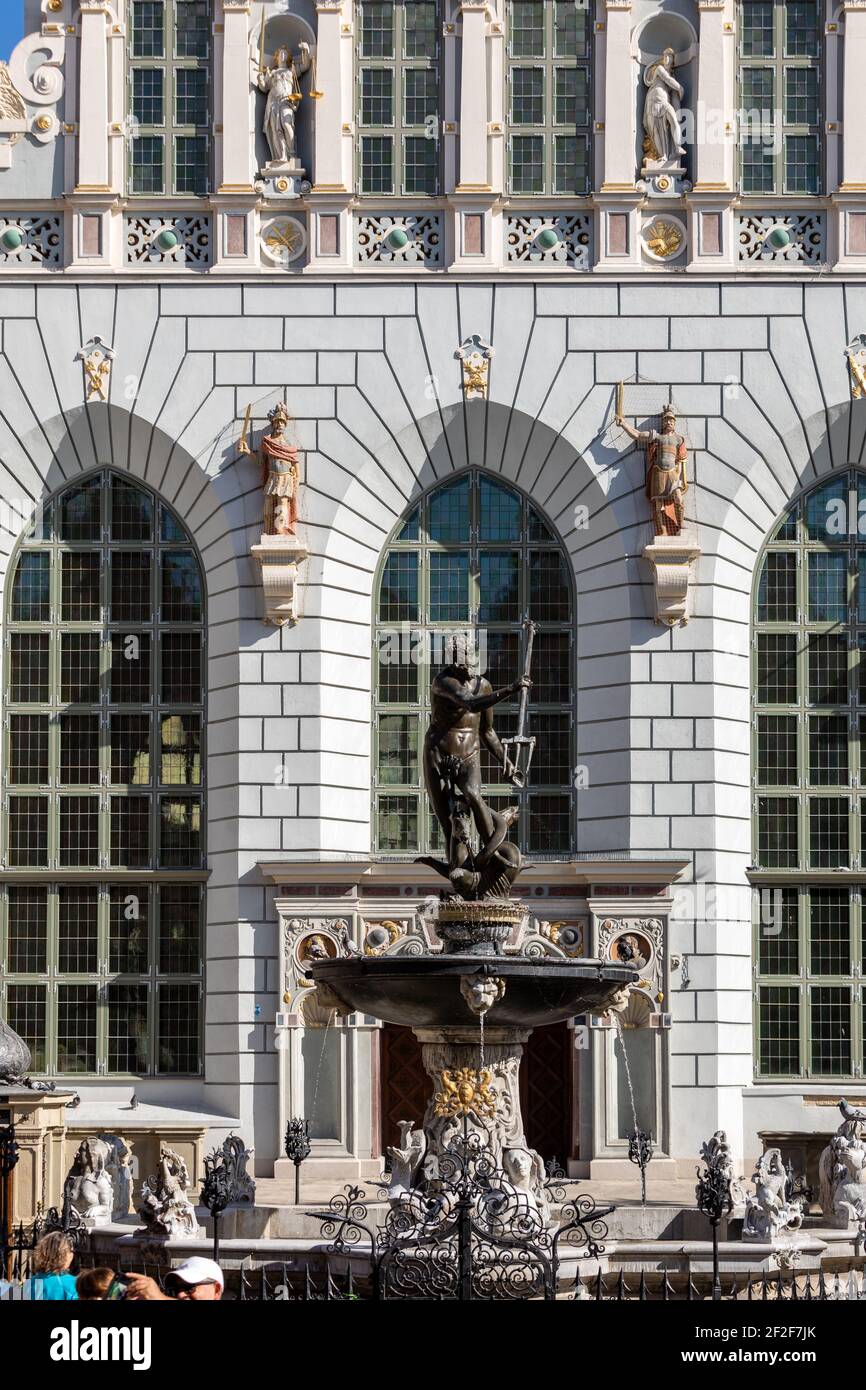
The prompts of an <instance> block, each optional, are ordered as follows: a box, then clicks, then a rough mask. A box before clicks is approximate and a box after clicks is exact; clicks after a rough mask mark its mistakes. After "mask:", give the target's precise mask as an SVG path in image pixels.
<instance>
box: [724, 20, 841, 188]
mask: <svg viewBox="0 0 866 1390" xmlns="http://www.w3.org/2000/svg"><path fill="white" fill-rule="evenodd" d="M821 13H822V12H821V10H820V8H819V6H818V3H817V0H740V24H739V32H740V54H739V69H740V100H739V104H740V113H739V124H740V185H741V189H742V192H743V193H751V194H762V193H768V194H782V193H794V194H805V193H821V192H822V191H823V168H822V149H821V128H822V104H823V101H822V92H821V84H822V53H821V32H822V22H821Z"/></svg>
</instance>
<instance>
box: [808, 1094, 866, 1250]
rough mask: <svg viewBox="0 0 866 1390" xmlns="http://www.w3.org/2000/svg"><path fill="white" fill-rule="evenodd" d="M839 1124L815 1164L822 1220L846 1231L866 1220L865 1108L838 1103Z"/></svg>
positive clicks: (844, 1102) (844, 1101)
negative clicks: (840, 1115) (858, 1108)
mask: <svg viewBox="0 0 866 1390" xmlns="http://www.w3.org/2000/svg"><path fill="white" fill-rule="evenodd" d="M839 1109H840V1111H841V1112H842V1123H841V1124H840V1126H839V1128H838V1130H837V1131H836V1133H835V1134H834V1135H833V1138H832V1139H831V1140H830V1143H829V1144H828V1145H827V1147H826V1149H825V1150H824V1152H823V1153H822V1154H821V1158H820V1161H819V1164H818V1175H819V1178H820V1184H821V1192H820V1198H821V1210H822V1212H823V1214H824V1223H825V1225H827V1226H836V1227H838V1228H839V1229H841V1230H847V1229H850V1228H852V1227H855V1226H858V1225H860V1224H861V1223H862V1222H863V1221H864V1220H866V1110H857V1109H855V1108H854V1107H853V1106H851V1105H849V1104H848V1102H847V1101H846V1100H842V1101H840V1103H839Z"/></svg>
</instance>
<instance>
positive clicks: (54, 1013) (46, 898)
mask: <svg viewBox="0 0 866 1390" xmlns="http://www.w3.org/2000/svg"><path fill="white" fill-rule="evenodd" d="M6 593H7V598H6V645H5V657H6V660H5V670H4V698H5V739H6V746H5V757H4V769H3V777H4V816H3V849H2V853H3V868H4V870H5V874H4V878H5V886H4V891H3V913H2V929H3V940H2V943H0V944H2V947H3V950H2V959H3V961H4V967H5V968H4V989H5V999H4V1001H3V1012H4V1015H5V1017H6V1018H7V1020H8V1022H9V1023H10V1024H11V1026H12V1027H13V1028H14V1029H15V1030H16V1031H17V1032H18V1033H20V1034H21V1036H22V1037H23V1038H24V1039H25V1041H26V1042H27V1043H28V1045H29V1046H30V1049H31V1051H32V1053H33V1059H34V1068H35V1069H36V1070H37V1071H42V1072H47V1073H49V1074H52V1073H57V1074H60V1075H64V1074H70V1073H86V1074H95V1075H105V1074H109V1073H110V1074H132V1075H142V1074H147V1073H161V1074H180V1073H183V1074H190V1073H197V1072H198V1071H199V1070H200V1054H201V1047H200V1033H201V1020H200V1013H201V972H202V960H201V958H202V947H201V917H202V894H203V880H204V876H205V875H204V868H203V866H204V850H205V842H204V805H203V782H204V691H203V680H204V674H205V669H206V668H205V649H204V642H205V634H204V590H203V582H202V573H201V568H200V565H199V561H198V557H197V555H196V552H195V550H194V549H193V545H192V542H191V540H190V538H189V536H188V534H187V532H186V530H185V528H184V527H183V525H182V524H181V522H180V521H179V520H178V518H177V517H176V516H175V514H174V513H173V512H172V511H171V510H170V509H169V508H168V507H167V506H166V505H165V504H164V503H162V502H160V501H159V500H158V499H157V498H156V497H155V495H154V494H153V493H152V492H150V491H149V490H148V489H146V488H144V487H142V486H141V485H140V484H138V483H134V482H132V481H130V480H129V479H128V478H125V477H121V476H119V475H118V474H116V473H113V472H110V471H108V470H103V471H102V472H100V473H97V474H93V475H91V476H90V477H88V478H86V479H85V480H84V481H83V482H77V483H75V484H74V485H73V486H72V487H70V488H67V489H66V490H65V491H64V492H62V493H60V494H59V495H57V496H56V497H54V498H53V499H52V501H51V502H50V503H49V504H48V505H47V506H46V508H45V509H44V510H43V511H42V512H41V513H40V515H39V517H38V519H37V521H36V522H35V523H34V524H32V525H31V526H30V528H29V530H28V532H27V534H26V535H25V537H24V539H23V540H22V542H21V544H20V546H19V549H18V551H17V554H16V556H15V558H14V561H13V563H12V566H11V568H10V572H9V577H8V580H7V586H6Z"/></svg>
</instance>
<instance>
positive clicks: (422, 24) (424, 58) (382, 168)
mask: <svg viewBox="0 0 866 1390" xmlns="http://www.w3.org/2000/svg"><path fill="white" fill-rule="evenodd" d="M439 8H440V7H439V5H438V4H437V3H436V0H375V3H374V2H373V0H363V3H361V4H358V5H356V6H355V11H356V20H355V27H356V34H357V67H356V81H357V111H358V157H359V170H358V174H359V180H358V186H359V190H360V192H361V193H369V194H384V195H389V194H408V195H410V196H416V195H422V196H428V195H430V194H434V193H438V192H439V189H440V173H439V168H440V139H439V134H440V131H439V126H440V109H439V108H440V38H439V35H440V23H439V18H440V16H439Z"/></svg>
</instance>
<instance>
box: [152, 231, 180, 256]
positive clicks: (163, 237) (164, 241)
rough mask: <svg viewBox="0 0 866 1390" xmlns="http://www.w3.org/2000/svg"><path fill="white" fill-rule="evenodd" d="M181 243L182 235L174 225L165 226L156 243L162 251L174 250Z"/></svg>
mask: <svg viewBox="0 0 866 1390" xmlns="http://www.w3.org/2000/svg"><path fill="white" fill-rule="evenodd" d="M179 243H180V237H179V236H178V234H177V232H176V231H174V229H173V228H172V227H163V229H162V231H161V232H159V233H158V235H157V238H156V244H157V246H158V247H159V249H160V251H173V250H174V248H175V247H176V246H177V245H178V244H179Z"/></svg>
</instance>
